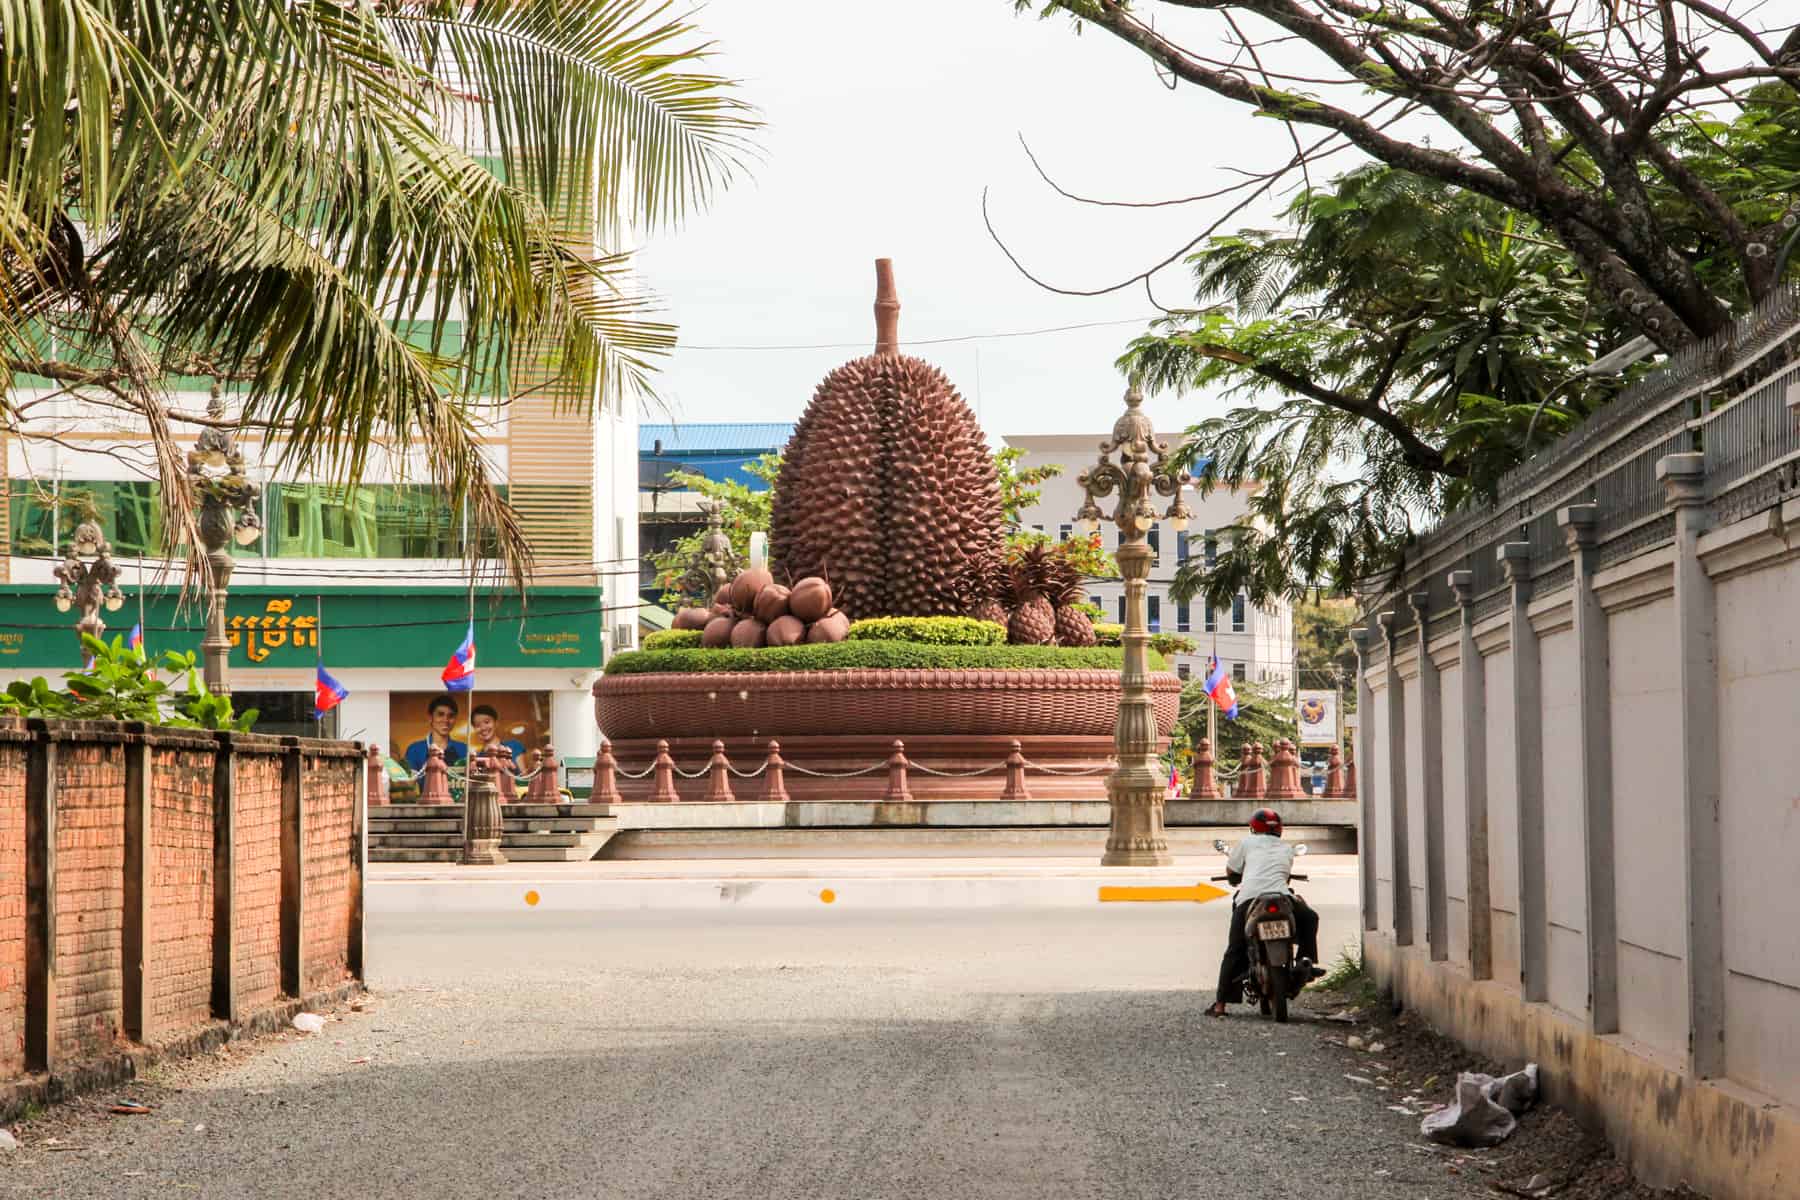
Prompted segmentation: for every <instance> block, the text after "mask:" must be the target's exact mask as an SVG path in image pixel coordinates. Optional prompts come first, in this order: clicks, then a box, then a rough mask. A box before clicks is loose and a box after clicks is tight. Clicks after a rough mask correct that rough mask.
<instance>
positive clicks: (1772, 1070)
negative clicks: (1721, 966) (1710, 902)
mask: <svg viewBox="0 0 1800 1200" xmlns="http://www.w3.org/2000/svg"><path fill="white" fill-rule="evenodd" d="M1718 617H1719V635H1718V637H1719V641H1718V647H1719V726H1720V730H1721V739H1720V747H1719V749H1720V782H1721V784H1722V785H1723V786H1722V788H1721V791H1720V805H1719V825H1720V833H1721V835H1722V837H1723V839H1724V844H1725V860H1726V870H1725V872H1724V876H1723V882H1724V893H1725V894H1724V900H1725V968H1726V978H1725V1012H1726V1023H1725V1062H1726V1070H1727V1072H1728V1073H1729V1074H1730V1076H1731V1077H1732V1078H1733V1079H1738V1080H1742V1081H1743V1082H1744V1083H1747V1084H1749V1085H1751V1086H1752V1087H1755V1088H1756V1089H1758V1090H1759V1091H1763V1092H1767V1093H1769V1094H1770V1095H1773V1096H1776V1097H1779V1098H1780V1099H1782V1100H1784V1101H1786V1102H1787V1103H1788V1104H1796V1103H1800V930H1797V929H1796V922H1797V920H1800V770H1797V768H1796V760H1795V754H1794V749H1795V740H1796V734H1797V733H1800V559H1794V558H1789V559H1787V560H1786V562H1784V563H1783V564H1782V565H1780V566H1778V567H1775V568H1773V569H1763V570H1756V571H1751V572H1746V573H1744V574H1741V575H1736V576H1732V577H1730V578H1727V579H1725V580H1722V581H1721V582H1720V583H1719V584H1718Z"/></svg>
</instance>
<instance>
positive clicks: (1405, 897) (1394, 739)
mask: <svg viewBox="0 0 1800 1200" xmlns="http://www.w3.org/2000/svg"><path fill="white" fill-rule="evenodd" d="M1375 619H1376V620H1377V621H1380V622H1381V632H1382V635H1383V636H1384V637H1386V639H1387V777H1388V816H1389V818H1390V819H1391V827H1392V829H1393V831H1394V834H1393V836H1394V844H1393V846H1392V847H1391V848H1390V852H1389V855H1388V857H1389V859H1390V860H1391V861H1392V862H1393V864H1394V945H1396V946H1410V945H1412V944H1413V907H1412V863H1411V862H1410V861H1409V859H1408V854H1409V849H1410V847H1411V845H1412V839H1411V837H1410V835H1409V832H1408V829H1407V817H1408V813H1407V808H1406V685H1405V684H1404V683H1403V682H1401V679H1400V666H1399V664H1398V663H1397V662H1395V659H1396V658H1397V657H1398V656H1399V652H1400V639H1399V638H1398V637H1396V636H1395V633H1394V623H1395V622H1394V614H1393V613H1392V612H1384V613H1379V614H1377V615H1376V617H1375Z"/></svg>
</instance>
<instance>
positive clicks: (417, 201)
mask: <svg viewBox="0 0 1800 1200" xmlns="http://www.w3.org/2000/svg"><path fill="white" fill-rule="evenodd" d="M0 23H3V24H4V26H5V31H6V37H5V39H4V46H0V72H3V74H4V79H3V84H0V85H3V86H4V87H5V89H6V95H7V97H8V100H7V103H6V104H5V105H0V181H3V183H0V393H3V394H5V395H6V399H5V401H4V402H3V404H0V418H3V420H4V426H5V432H6V433H7V434H8V435H10V436H13V437H17V438H23V439H27V440H29V439H31V438H33V437H46V438H48V437H54V436H57V435H58V434H59V433H60V431H61V427H60V426H56V425H54V422H50V421H47V420H46V418H48V417H49V416H50V414H51V413H53V412H55V411H58V410H57V408H56V404H55V402H56V401H58V400H59V399H60V398H61V397H62V396H63V395H64V394H65V393H75V394H78V395H79V396H80V397H81V398H82V400H83V401H84V402H86V403H87V404H89V405H92V406H95V407H97V408H100V409H108V408H110V409H113V410H116V413H117V414H122V415H123V416H124V417H125V418H126V419H127V420H129V421H131V422H134V423H136V424H138V425H140V426H142V427H144V428H146V429H147V430H148V431H149V434H150V437H151V438H152V440H153V442H154V445H155V448H156V451H157V460H156V473H157V475H158V476H159V478H160V480H161V483H162V487H161V489H160V491H161V497H162V501H163V503H164V504H165V505H166V506H168V508H169V512H168V513H167V516H168V518H169V519H167V520H165V521H164V523H163V527H164V532H165V537H166V538H167V540H168V545H169V547H170V548H171V549H172V548H173V546H174V545H175V544H176V543H177V542H178V541H180V540H186V541H187V542H188V543H189V544H190V545H197V544H198V538H197V536H196V533H197V531H196V530H195V528H194V520H193V513H192V508H191V504H190V502H189V497H188V494H187V489H186V488H184V487H182V486H180V483H181V476H182V453H181V447H180V446H179V445H178V443H177V441H176V435H175V432H174V431H175V429H177V428H178V427H182V426H187V427H190V428H192V427H196V426H204V425H207V424H208V423H210V422H211V421H212V418H209V417H207V416H206V415H204V414H200V413H195V412H188V411H179V410H176V409H174V408H172V407H171V406H170V405H169V404H168V403H167V402H166V401H167V394H166V391H165V388H166V386H167V384H168V381H169V380H171V379H175V378H180V377H188V378H190V379H192V378H195V377H197V378H198V379H199V380H200V382H199V384H198V386H199V387H201V388H204V387H206V386H207V383H206V381H207V380H209V379H210V380H212V381H216V382H221V383H224V384H228V385H230V386H232V387H233V388H234V389H236V391H237V392H238V395H237V396H236V410H237V411H236V414H235V415H234V416H233V417H232V418H231V420H232V421H233V423H235V424H241V425H243V426H245V427H248V428H251V429H255V430H259V431H264V432H265V433H266V434H267V435H268V436H269V438H270V440H271V441H272V442H273V443H274V444H275V445H276V447H277V449H276V454H277V456H278V457H279V459H280V462H279V464H278V465H279V466H281V467H282V468H283V469H285V470H286V471H289V472H292V473H296V474H299V475H301V476H304V477H316V478H327V479H335V480H337V481H340V482H344V483H354V482H356V481H357V480H358V479H359V478H360V477H361V476H362V475H363V473H364V471H365V468H366V467H367V464H368V461H369V458H370V456H371V454H372V453H374V452H375V448H376V447H377V446H378V445H379V444H381V443H384V442H392V443H396V444H402V445H407V446H409V447H411V448H413V449H415V450H416V451H417V452H419V453H420V454H421V455H422V456H423V458H424V459H425V461H426V462H427V463H428V465H429V468H430V470H431V472H432V474H433V476H434V477H435V478H436V479H437V480H438V481H439V482H440V483H442V484H443V485H444V487H445V489H446V490H447V492H448V493H449V495H448V500H449V503H450V505H451V507H452V508H458V507H460V506H461V505H462V504H463V502H464V501H465V499H466V500H467V501H468V502H469V504H470V511H471V513H472V515H473V517H474V519H475V521H476V522H477V524H478V525H479V527H481V528H483V529H487V530H493V531H495V533H496V535H497V538H496V540H497V542H498V545H499V548H500V550H501V551H502V552H503V553H504V555H505V556H506V557H507V558H508V559H509V560H510V561H511V562H512V564H513V565H514V568H515V570H522V569H523V566H524V563H525V560H526V558H527V556H528V549H527V547H526V546H525V544H524V542H523V538H522V535H521V532H520V528H519V523H518V519H517V517H516V516H515V514H514V513H513V512H512V510H511V509H510V508H509V507H508V506H507V504H506V503H505V501H504V499H503V498H502V497H501V496H500V494H499V492H498V491H497V490H496V488H495V486H494V482H493V479H492V475H491V472H490V469H489V467H488V465H487V461H486V459H485V458H484V457H483V455H482V452H481V447H480V436H479V434H480V425H481V422H482V420H483V419H485V417H484V414H483V413H482V412H481V406H482V405H483V404H491V402H492V400H493V399H496V398H497V399H499V400H503V401H504V400H509V399H512V398H513V397H515V396H517V395H519V394H521V393H522V392H524V391H525V390H527V389H528V388H530V387H534V386H540V385H541V384H542V383H543V379H542V376H543V374H544V366H545V364H550V365H551V368H552V369H553V370H555V371H556V372H557V373H558V374H559V379H560V381H561V382H563V383H566V384H567V391H568V394H572V395H578V396H589V397H599V398H602V399H604V400H607V401H609V402H612V401H617V402H624V400H626V399H627V398H636V397H639V396H642V395H644V394H646V393H647V392H648V389H649V387H650V378H651V364H652V361H653V359H654V358H655V357H656V356H658V355H662V354H666V353H667V352H668V351H669V350H670V349H671V348H672V346H673V341H674V331H673V329H672V328H671V327H670V326H668V325H667V324H664V323H662V322H661V321H659V320H657V319H655V318H654V316H653V314H652V311H651V308H650V305H649V301H648V300H647V298H646V297H645V296H644V295H643V294H642V292H641V291H640V290H639V289H638V288H637V287H636V286H635V285H634V284H633V283H632V278H631V259H630V256H629V254H628V253H626V252H625V249H624V247H625V246H626V245H627V232H626V230H627V228H628V227H629V228H630V229H632V230H634V231H647V230H652V229H655V228H659V227H664V226H668V225H670V224H672V223H674V222H676V221H678V220H679V219H680V218H681V217H682V216H683V215H684V214H686V213H687V212H690V211H692V210H693V209H694V208H696V207H697V206H699V205H701V204H704V203H705V202H706V201H707V200H708V198H709V197H710V196H712V195H713V194H714V193H715V192H716V191H717V190H718V189H719V188H721V187H722V186H724V185H725V184H726V183H727V182H728V181H729V180H730V179H731V178H732V176H733V175H734V173H735V172H736V171H737V170H738V169H739V166H740V164H741V162H742V160H743V156H744V153H745V151H746V150H747V148H748V143H747V141H746V137H747V135H748V134H749V132H750V130H751V129H752V127H753V125H754V120H753V118H752V117H751V115H750V114H749V112H748V111H747V110H746V109H745V107H744V106H743V104H742V103H741V102H740V101H739V100H738V99H736V97H735V94H734V88H733V86H732V84H731V83H730V82H729V81H727V80H725V79H722V78H720V77H718V76H715V75H710V74H706V73H704V72H702V71H700V70H698V69H697V67H698V65H699V64H700V63H701V61H702V60H703V59H704V58H705V57H706V56H707V54H708V52H709V50H708V43H707V42H706V41H705V40H704V39H703V37H701V36H700V35H699V34H698V32H697V31H696V30H695V29H694V28H693V26H691V25H690V24H688V23H686V22H685V21H683V20H680V19H671V18H670V17H669V15H668V9H667V6H666V5H663V4H661V3H658V2H657V0H473V2H470V0H382V2H380V3H375V2H371V0H350V2H345V0H288V2H285V3H273V4H262V3H226V2H225V0H184V2H182V3H175V2H173V0H101V2H81V3H70V4H41V3H25V4H17V5H10V6H8V8H7V11H6V15H5V17H4V20H3V22H0ZM470 146H481V147H483V149H482V150H481V152H480V153H481V157H477V156H476V152H474V151H472V150H471V149H469V147H470ZM589 213H595V214H599V221H598V229H599V233H598V235H597V237H595V236H589V232H590V230H591V225H592V223H591V222H590V221H589V220H588V218H587V217H585V216H584V215H583V214H589ZM577 224H580V225H582V226H583V227H584V228H583V230H582V232H580V233H575V232H574V231H573V228H574V226H576V225H577ZM596 241H598V243H599V244H593V243H595V242H596ZM20 385H31V386H33V387H36V388H38V389H40V390H39V391H38V392H36V393H34V394H28V393H21V392H20V391H19V390H17V389H18V387H19V386H20ZM193 386H195V385H194V384H193V383H192V382H190V383H188V384H186V385H184V389H185V388H192V387H193ZM491 415H492V414H491V409H490V410H489V412H488V413H487V414H486V416H489V417H491Z"/></svg>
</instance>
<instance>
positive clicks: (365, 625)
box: [6, 600, 653, 633]
mask: <svg viewBox="0 0 1800 1200" xmlns="http://www.w3.org/2000/svg"><path fill="white" fill-rule="evenodd" d="M650 607H653V606H652V605H651V604H650V603H649V602H648V601H644V600H640V601H637V602H635V603H632V604H600V605H591V606H588V607H585V608H559V609H554V610H550V611H545V612H539V611H535V610H532V611H527V612H514V613H503V614H501V615H499V616H490V617H487V618H485V621H486V623H487V624H489V625H497V624H500V623H501V622H505V621H514V620H516V621H519V622H521V623H523V622H525V621H529V620H535V619H537V618H539V617H580V616H592V615H594V614H597V613H610V612H626V611H633V612H635V611H636V610H637V609H640V608H650ZM480 620H482V618H478V622H479V621H480ZM468 622H469V618H468V616H467V614H462V613H459V614H458V615H456V616H454V617H442V618H432V619H430V620H425V621H372V622H358V623H354V624H340V623H338V622H335V621H328V622H326V623H325V624H324V625H322V626H320V628H321V629H324V630H328V631H331V632H342V631H344V630H349V629H423V628H426V627H427V626H439V625H467V624H468ZM6 628H8V629H42V630H51V631H59V632H63V633H67V632H68V631H69V630H70V629H72V628H74V626H72V625H67V624H62V625H52V624H41V625H39V624H28V623H24V622H17V621H9V622H7V625H6ZM143 629H144V632H145V633H204V632H206V627H205V626H204V625H146V626H144V627H143ZM257 632H261V630H257ZM289 632H292V629H291V627H290V629H289Z"/></svg>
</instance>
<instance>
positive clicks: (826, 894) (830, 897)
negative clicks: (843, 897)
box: [819, 888, 837, 904]
mask: <svg viewBox="0 0 1800 1200" xmlns="http://www.w3.org/2000/svg"><path fill="white" fill-rule="evenodd" d="M819 899H820V900H822V901H823V902H825V903H826V904H831V903H833V902H835V901H836V900H837V893H836V892H834V891H832V890H831V889H830V888H826V889H825V890H824V891H822V892H820V893H819Z"/></svg>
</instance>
